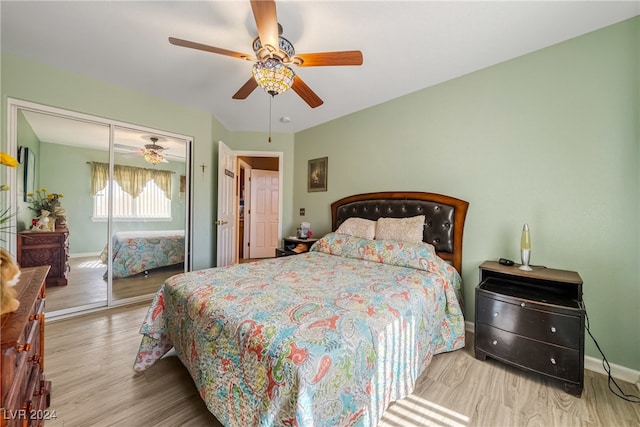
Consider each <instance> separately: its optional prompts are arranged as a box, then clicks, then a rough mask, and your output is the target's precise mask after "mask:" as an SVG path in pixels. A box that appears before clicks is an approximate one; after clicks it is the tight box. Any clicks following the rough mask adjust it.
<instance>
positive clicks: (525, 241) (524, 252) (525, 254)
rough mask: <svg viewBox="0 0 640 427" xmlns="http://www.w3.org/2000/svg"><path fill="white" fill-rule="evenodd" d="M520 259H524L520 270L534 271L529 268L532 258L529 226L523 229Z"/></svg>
mask: <svg viewBox="0 0 640 427" xmlns="http://www.w3.org/2000/svg"><path fill="white" fill-rule="evenodd" d="M520 257H521V259H522V265H521V266H520V267H518V268H519V269H520V270H524V271H532V270H533V269H532V268H531V267H529V259H530V257H531V234H530V233H529V226H528V225H527V224H525V225H524V227H522V236H521V237H520Z"/></svg>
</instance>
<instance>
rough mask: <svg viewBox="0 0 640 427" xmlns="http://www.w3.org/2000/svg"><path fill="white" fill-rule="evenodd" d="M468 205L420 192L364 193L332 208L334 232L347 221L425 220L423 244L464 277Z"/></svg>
mask: <svg viewBox="0 0 640 427" xmlns="http://www.w3.org/2000/svg"><path fill="white" fill-rule="evenodd" d="M468 207H469V203H468V202H465V201H464V200H460V199H456V198H455V197H450V196H444V195H442V194H434V193H422V192H418V191H405V192H392V191H387V192H380V193H365V194H357V195H355V196H349V197H345V198H343V199H340V200H338V201H336V202H333V203H332V204H331V221H332V223H331V229H332V230H333V231H335V230H336V229H337V228H338V227H339V226H340V224H342V223H343V222H344V221H345V220H346V219H347V218H352V217H357V218H366V219H371V220H377V219H378V218H383V217H388V218H406V217H412V216H416V215H424V216H425V225H424V235H423V238H422V240H423V241H425V242H427V243H430V244H432V245H433V246H434V247H435V249H436V252H437V253H438V255H439V256H440V257H441V258H442V259H445V260H447V261H450V262H451V264H452V265H453V266H454V267H455V269H456V270H458V272H459V273H461V268H462V234H463V232H464V221H465V218H466V216H467V209H468Z"/></svg>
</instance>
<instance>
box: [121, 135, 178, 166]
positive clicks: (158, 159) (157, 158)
mask: <svg viewBox="0 0 640 427" xmlns="http://www.w3.org/2000/svg"><path fill="white" fill-rule="evenodd" d="M149 140H150V141H151V144H145V146H144V148H139V149H134V150H135V151H136V153H135V154H134V153H131V154H132V155H136V156H142V157H144V159H145V160H146V161H147V162H148V163H151V164H152V165H157V164H158V163H169V161H168V160H167V159H165V156H164V155H163V154H162V152H163V151H164V147H161V146H159V145H158V144H156V143H157V142H158V140H159V138H157V137H155V136H152V137H149ZM114 146H115V147H116V148H123V149H125V150H131V149H132V147H129V146H126V145H120V144H114ZM123 156H125V157H128V156H127V155H126V154H124V155H123Z"/></svg>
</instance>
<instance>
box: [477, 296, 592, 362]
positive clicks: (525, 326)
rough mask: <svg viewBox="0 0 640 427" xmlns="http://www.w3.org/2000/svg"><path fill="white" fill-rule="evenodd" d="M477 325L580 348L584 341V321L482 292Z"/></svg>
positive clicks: (479, 297) (577, 316)
mask: <svg viewBox="0 0 640 427" xmlns="http://www.w3.org/2000/svg"><path fill="white" fill-rule="evenodd" d="M476 298H478V301H477V307H478V313H477V314H476V316H477V322H480V323H486V324H487V325H490V326H493V327H496V328H500V329H503V330H505V331H508V332H512V333H514V334H518V335H524V336H527V337H529V338H533V339H536V340H539V341H545V342H548V343H552V344H557V345H562V346H565V347H570V348H573V349H579V348H580V345H581V342H582V332H581V328H582V320H581V317H580V315H579V314H577V315H575V316H570V315H566V314H560V313H556V312H553V311H551V310H550V309H549V310H545V309H543V308H541V306H540V305H537V304H529V303H528V302H526V301H522V300H514V301H513V302H506V301H504V299H506V298H505V297H504V296H500V299H497V298H495V297H494V296H493V294H492V293H491V292H486V291H478V294H477V296H476Z"/></svg>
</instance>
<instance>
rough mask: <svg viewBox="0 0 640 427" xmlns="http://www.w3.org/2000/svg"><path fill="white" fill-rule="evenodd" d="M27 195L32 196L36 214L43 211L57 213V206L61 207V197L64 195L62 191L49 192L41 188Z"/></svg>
mask: <svg viewBox="0 0 640 427" xmlns="http://www.w3.org/2000/svg"><path fill="white" fill-rule="evenodd" d="M27 197H29V198H30V200H29V201H30V202H31V206H29V209H31V210H32V211H33V212H34V213H35V214H36V216H40V215H42V211H48V212H50V213H51V214H52V215H53V214H55V211H56V208H58V207H60V199H61V198H63V197H64V196H63V195H62V194H60V193H49V194H47V190H46V189H44V188H41V189H40V190H36V193H35V194H33V193H28V194H27Z"/></svg>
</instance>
